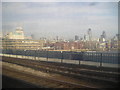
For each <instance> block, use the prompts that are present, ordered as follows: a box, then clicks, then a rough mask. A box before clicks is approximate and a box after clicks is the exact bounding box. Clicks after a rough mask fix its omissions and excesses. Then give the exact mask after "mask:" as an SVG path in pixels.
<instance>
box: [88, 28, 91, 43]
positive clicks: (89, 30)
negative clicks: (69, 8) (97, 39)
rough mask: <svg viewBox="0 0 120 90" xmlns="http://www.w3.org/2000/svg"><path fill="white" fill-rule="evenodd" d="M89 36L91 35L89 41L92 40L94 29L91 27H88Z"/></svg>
mask: <svg viewBox="0 0 120 90" xmlns="http://www.w3.org/2000/svg"><path fill="white" fill-rule="evenodd" d="M87 33H88V37H89V41H91V40H92V31H91V28H89V29H88V32H87Z"/></svg>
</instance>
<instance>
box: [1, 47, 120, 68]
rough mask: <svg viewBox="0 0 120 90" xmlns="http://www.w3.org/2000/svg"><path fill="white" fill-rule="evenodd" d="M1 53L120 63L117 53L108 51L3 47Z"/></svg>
mask: <svg viewBox="0 0 120 90" xmlns="http://www.w3.org/2000/svg"><path fill="white" fill-rule="evenodd" d="M2 53H3V54H12V55H24V56H34V57H44V58H47V59H48V58H56V59H61V60H76V61H91V62H99V63H100V66H102V63H110V64H120V60H118V58H119V57H120V55H119V53H113V52H112V53H110V52H72V51H62V52H61V51H40V50H10V49H3V50H2Z"/></svg>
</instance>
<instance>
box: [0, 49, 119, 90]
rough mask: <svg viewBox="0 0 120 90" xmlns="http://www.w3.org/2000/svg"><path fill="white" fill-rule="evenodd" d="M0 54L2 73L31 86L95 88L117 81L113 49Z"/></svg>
mask: <svg viewBox="0 0 120 90" xmlns="http://www.w3.org/2000/svg"><path fill="white" fill-rule="evenodd" d="M1 57H2V63H3V75H4V76H6V77H11V78H17V79H18V80H22V81H24V82H25V83H26V82H27V84H28V83H29V85H30V86H32V85H33V87H38V88H40V87H44V88H46V87H52V88H57V87H58V88H62V87H67V88H71V87H72V88H97V89H99V88H104V87H117V86H118V82H119V81H118V78H119V74H120V73H119V72H118V69H119V60H118V57H119V53H116V52H108V53H107V52H106V53H105V52H60V51H55V52H53V51H34V50H26V51H22V50H3V53H2V54H1ZM111 65H112V66H111ZM26 77H27V79H26ZM40 82H42V83H40Z"/></svg>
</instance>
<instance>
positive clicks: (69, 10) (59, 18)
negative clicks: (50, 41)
mask: <svg viewBox="0 0 120 90" xmlns="http://www.w3.org/2000/svg"><path fill="white" fill-rule="evenodd" d="M17 26H22V27H23V29H24V32H25V34H26V35H28V36H29V35H31V34H34V35H36V37H38V38H40V37H43V36H44V37H48V38H53V37H56V36H59V37H62V38H74V36H75V35H79V36H82V37H83V35H84V34H87V30H88V28H91V29H92V34H93V36H94V37H99V36H100V35H101V33H102V31H103V30H104V31H106V33H107V36H108V37H111V36H114V35H115V34H117V33H118V3H117V2H95V3H94V2H31V3H30V2H16V3H15V2H3V3H2V27H3V29H2V30H3V32H9V31H15V29H16V27H17Z"/></svg>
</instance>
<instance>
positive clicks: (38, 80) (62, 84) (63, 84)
mask: <svg viewBox="0 0 120 90" xmlns="http://www.w3.org/2000/svg"><path fill="white" fill-rule="evenodd" d="M8 73H9V75H8ZM3 75H5V76H7V75H8V76H9V77H13V76H14V77H15V78H17V79H20V80H25V81H26V82H33V81H34V83H32V84H33V85H34V84H35V85H36V86H37V87H38V88H39V87H42V88H88V89H89V88H93V87H90V86H87V85H80V84H77V83H73V82H67V81H63V80H58V79H53V78H52V79H51V78H48V77H42V76H36V75H33V74H29V73H26V72H21V71H19V70H17V69H13V68H9V67H3Z"/></svg>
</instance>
